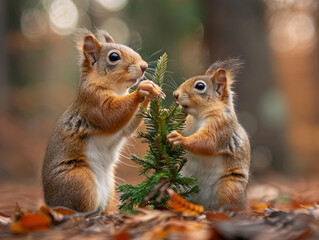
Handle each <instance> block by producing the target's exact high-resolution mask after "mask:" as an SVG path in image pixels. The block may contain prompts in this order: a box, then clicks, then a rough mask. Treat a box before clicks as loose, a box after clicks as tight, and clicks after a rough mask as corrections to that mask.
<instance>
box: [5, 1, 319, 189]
mask: <svg viewBox="0 0 319 240" xmlns="http://www.w3.org/2000/svg"><path fill="white" fill-rule="evenodd" d="M318 3H319V2H318V1H317V0H302V1H301V0H264V1H261V0H260V1H257V0H243V1H238V0H227V1H220V0H161V1H159V0H155V1H149V0H14V1H9V0H7V1H5V0H3V1H0V183H1V184H5V183H9V182H14V183H21V184H27V185H30V186H32V185H34V186H40V173H41V164H42V160H43V156H44V153H45V149H46V144H47V140H48V138H49V135H50V132H51V130H52V128H53V126H54V124H55V121H56V120H57V118H58V117H59V115H60V114H61V113H62V112H63V111H64V110H65V109H66V107H67V106H68V105H69V104H70V103H71V102H72V100H73V98H74V96H75V94H76V86H77V81H78V76H79V73H78V72H79V71H78V65H77V52H76V48H75V46H74V45H75V44H74V42H73V35H72V34H73V33H74V31H75V30H76V28H78V27H86V28H88V29H91V30H92V31H95V29H96V28H102V29H104V30H107V31H108V32H109V33H110V34H111V35H112V36H113V37H114V39H115V40H116V41H117V42H119V43H123V44H127V45H129V46H130V47H132V48H133V49H135V50H137V51H138V52H139V53H140V54H141V55H142V57H143V58H144V59H146V60H147V61H154V60H156V59H157V58H158V57H159V56H160V55H161V54H162V53H163V52H167V53H168V56H169V59H170V61H169V64H168V69H169V71H171V72H172V73H171V76H172V77H173V79H174V81H173V80H172V79H169V78H168V79H167V80H166V81H167V84H168V85H167V86H166V87H165V89H164V90H165V92H166V93H167V96H168V97H167V99H166V101H167V103H170V102H172V101H173V98H172V94H171V93H172V91H173V90H174V88H175V86H176V85H179V84H180V83H181V82H183V81H184V79H186V78H188V77H191V76H193V75H197V74H203V73H204V71H205V70H206V69H207V67H208V66H209V65H210V64H211V63H212V62H213V61H215V60H217V59H226V58H228V57H238V56H239V57H241V58H242V59H243V60H245V62H246V64H245V67H244V69H243V70H242V73H241V74H240V75H239V77H238V81H237V83H236V86H235V91H236V93H237V98H236V110H237V113H238V116H239V120H240V122H241V124H242V125H243V126H244V127H245V129H246V130H247V132H248V134H249V136H250V140H251V145H252V175H253V176H254V177H255V178H259V177H262V176H265V175H267V174H269V173H272V172H276V173H278V174H280V175H282V176H302V177H306V176H311V175H315V174H316V173H317V172H318V171H319V164H318V155H319V107H318V102H319V95H318V94H317V92H318V90H319V81H318V77H319V68H318V56H319V51H318V50H319V48H318V47H319V42H318V37H319V28H318V23H319V12H318V7H319V6H318ZM143 149H144V150H143ZM130 152H134V153H138V154H139V155H142V154H143V152H145V146H143V147H141V146H140V143H139V142H138V141H137V140H136V139H135V138H133V139H131V141H130V146H129V147H127V148H126V149H125V150H124V155H126V156H129V153H130ZM127 158H128V157H127ZM122 160H123V163H121V164H119V166H118V182H119V183H120V184H122V183H125V182H127V181H128V182H132V181H136V179H137V178H136V176H137V172H138V170H137V169H136V167H134V166H133V163H131V162H130V161H129V159H126V158H125V157H124V158H123V159H122Z"/></svg>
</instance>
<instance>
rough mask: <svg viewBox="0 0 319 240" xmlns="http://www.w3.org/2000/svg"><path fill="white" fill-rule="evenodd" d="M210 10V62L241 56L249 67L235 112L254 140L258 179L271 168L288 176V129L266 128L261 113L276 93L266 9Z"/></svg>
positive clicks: (251, 5)
mask: <svg viewBox="0 0 319 240" xmlns="http://www.w3.org/2000/svg"><path fill="white" fill-rule="evenodd" d="M205 5H206V6H205V16H204V28H205V41H206V45H207V47H208V48H209V51H210V60H211V62H214V61H215V60H217V59H227V58H228V57H238V56H239V57H241V58H242V59H243V60H244V61H245V62H246V63H245V66H244V69H243V71H242V74H240V76H239V77H238V82H237V83H236V85H235V92H236V94H237V95H238V98H237V100H236V105H238V106H237V107H236V110H237V112H238V114H239V120H240V122H241V123H242V124H243V126H244V127H245V129H246V130H247V131H248V134H249V137H250V140H251V145H252V153H253V154H252V161H253V170H255V171H257V173H258V175H259V173H262V172H264V170H266V169H267V167H268V165H267V164H271V165H272V166H273V167H275V168H276V169H277V170H281V171H283V170H285V164H286V162H285V159H286V152H285V148H284V141H283V140H284V138H283V133H284V129H283V128H282V126H281V125H280V123H279V124H277V125H276V124H271V123H269V122H267V121H266V120H265V117H264V114H263V111H262V109H263V105H264V99H267V95H270V96H271V93H272V92H273V91H274V89H275V88H274V85H275V82H274V80H273V76H272V69H271V63H270V59H269V56H268V45H267V41H266V26H265V23H264V6H263V5H262V3H261V1H255V0H245V1H238V0H228V1H220V0H206V2H205ZM258 151H259V152H258ZM255 153H256V154H255ZM259 158H260V159H259ZM260 160H262V161H264V162H263V163H260ZM255 163H260V164H259V165H260V166H258V164H257V165H256V166H255V165H254V164H255Z"/></svg>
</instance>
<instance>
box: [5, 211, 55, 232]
mask: <svg viewBox="0 0 319 240" xmlns="http://www.w3.org/2000/svg"><path fill="white" fill-rule="evenodd" d="M50 224H51V219H50V218H49V217H48V216H47V215H44V214H41V213H34V214H30V215H22V216H21V217H20V219H19V220H18V221H16V222H13V223H12V224H11V225H10V230H11V231H12V232H15V233H28V232H33V231H40V230H49V229H50Z"/></svg>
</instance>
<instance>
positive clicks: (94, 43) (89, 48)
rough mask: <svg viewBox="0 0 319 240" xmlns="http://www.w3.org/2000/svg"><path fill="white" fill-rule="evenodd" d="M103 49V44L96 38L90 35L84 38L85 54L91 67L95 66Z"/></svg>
mask: <svg viewBox="0 0 319 240" xmlns="http://www.w3.org/2000/svg"><path fill="white" fill-rule="evenodd" d="M101 47H102V45H101V43H100V42H99V41H98V40H97V39H96V38H95V37H94V36H92V35H88V36H86V37H85V38H84V42H83V53H84V56H85V58H86V59H87V60H88V61H89V62H90V64H91V65H94V64H95V62H96V60H97V56H98V53H99V51H100V49H101Z"/></svg>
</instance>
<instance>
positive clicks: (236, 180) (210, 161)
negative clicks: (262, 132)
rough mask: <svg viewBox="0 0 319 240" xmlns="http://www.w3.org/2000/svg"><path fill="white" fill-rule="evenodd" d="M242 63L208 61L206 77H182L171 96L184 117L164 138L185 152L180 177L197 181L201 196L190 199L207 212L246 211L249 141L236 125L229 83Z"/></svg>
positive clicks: (236, 60)
mask: <svg viewBox="0 0 319 240" xmlns="http://www.w3.org/2000/svg"><path fill="white" fill-rule="evenodd" d="M242 65H243V63H242V61H241V60H240V59H234V58H233V59H231V58H230V59H228V60H226V61H217V62H215V63H213V64H212V65H211V66H210V67H209V68H208V70H207V71H206V73H205V75H202V76H196V77H192V78H190V79H187V80H186V81H185V82H184V83H182V84H181V86H180V87H179V88H178V89H177V90H176V91H174V93H173V95H174V97H175V98H176V99H177V101H178V103H179V104H180V105H181V106H182V107H183V111H184V112H185V113H187V117H186V122H185V128H184V130H183V131H182V134H180V133H178V132H177V131H172V132H171V133H170V134H168V135H167V140H168V141H169V142H170V143H171V144H172V146H173V147H175V146H178V145H180V146H182V147H183V148H184V149H185V150H186V158H187V163H186V165H185V166H184V168H183V169H182V172H181V173H182V175H184V176H188V177H191V176H194V177H196V178H197V181H198V185H199V188H200V192H199V194H198V195H197V196H194V197H193V198H192V199H191V200H192V201H193V202H195V203H197V204H201V205H203V206H204V208H205V209H207V210H226V211H227V210H243V209H245V208H246V207H247V199H246V188H247V184H248V180H249V168H250V143H249V139H248V136H247V134H246V132H245V130H244V129H243V127H242V126H241V125H240V124H239V123H238V120H237V116H236V113H235V110H234V104H233V95H234V93H233V91H232V84H233V82H234V78H235V76H236V74H237V72H238V70H240V69H241V67H242Z"/></svg>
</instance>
